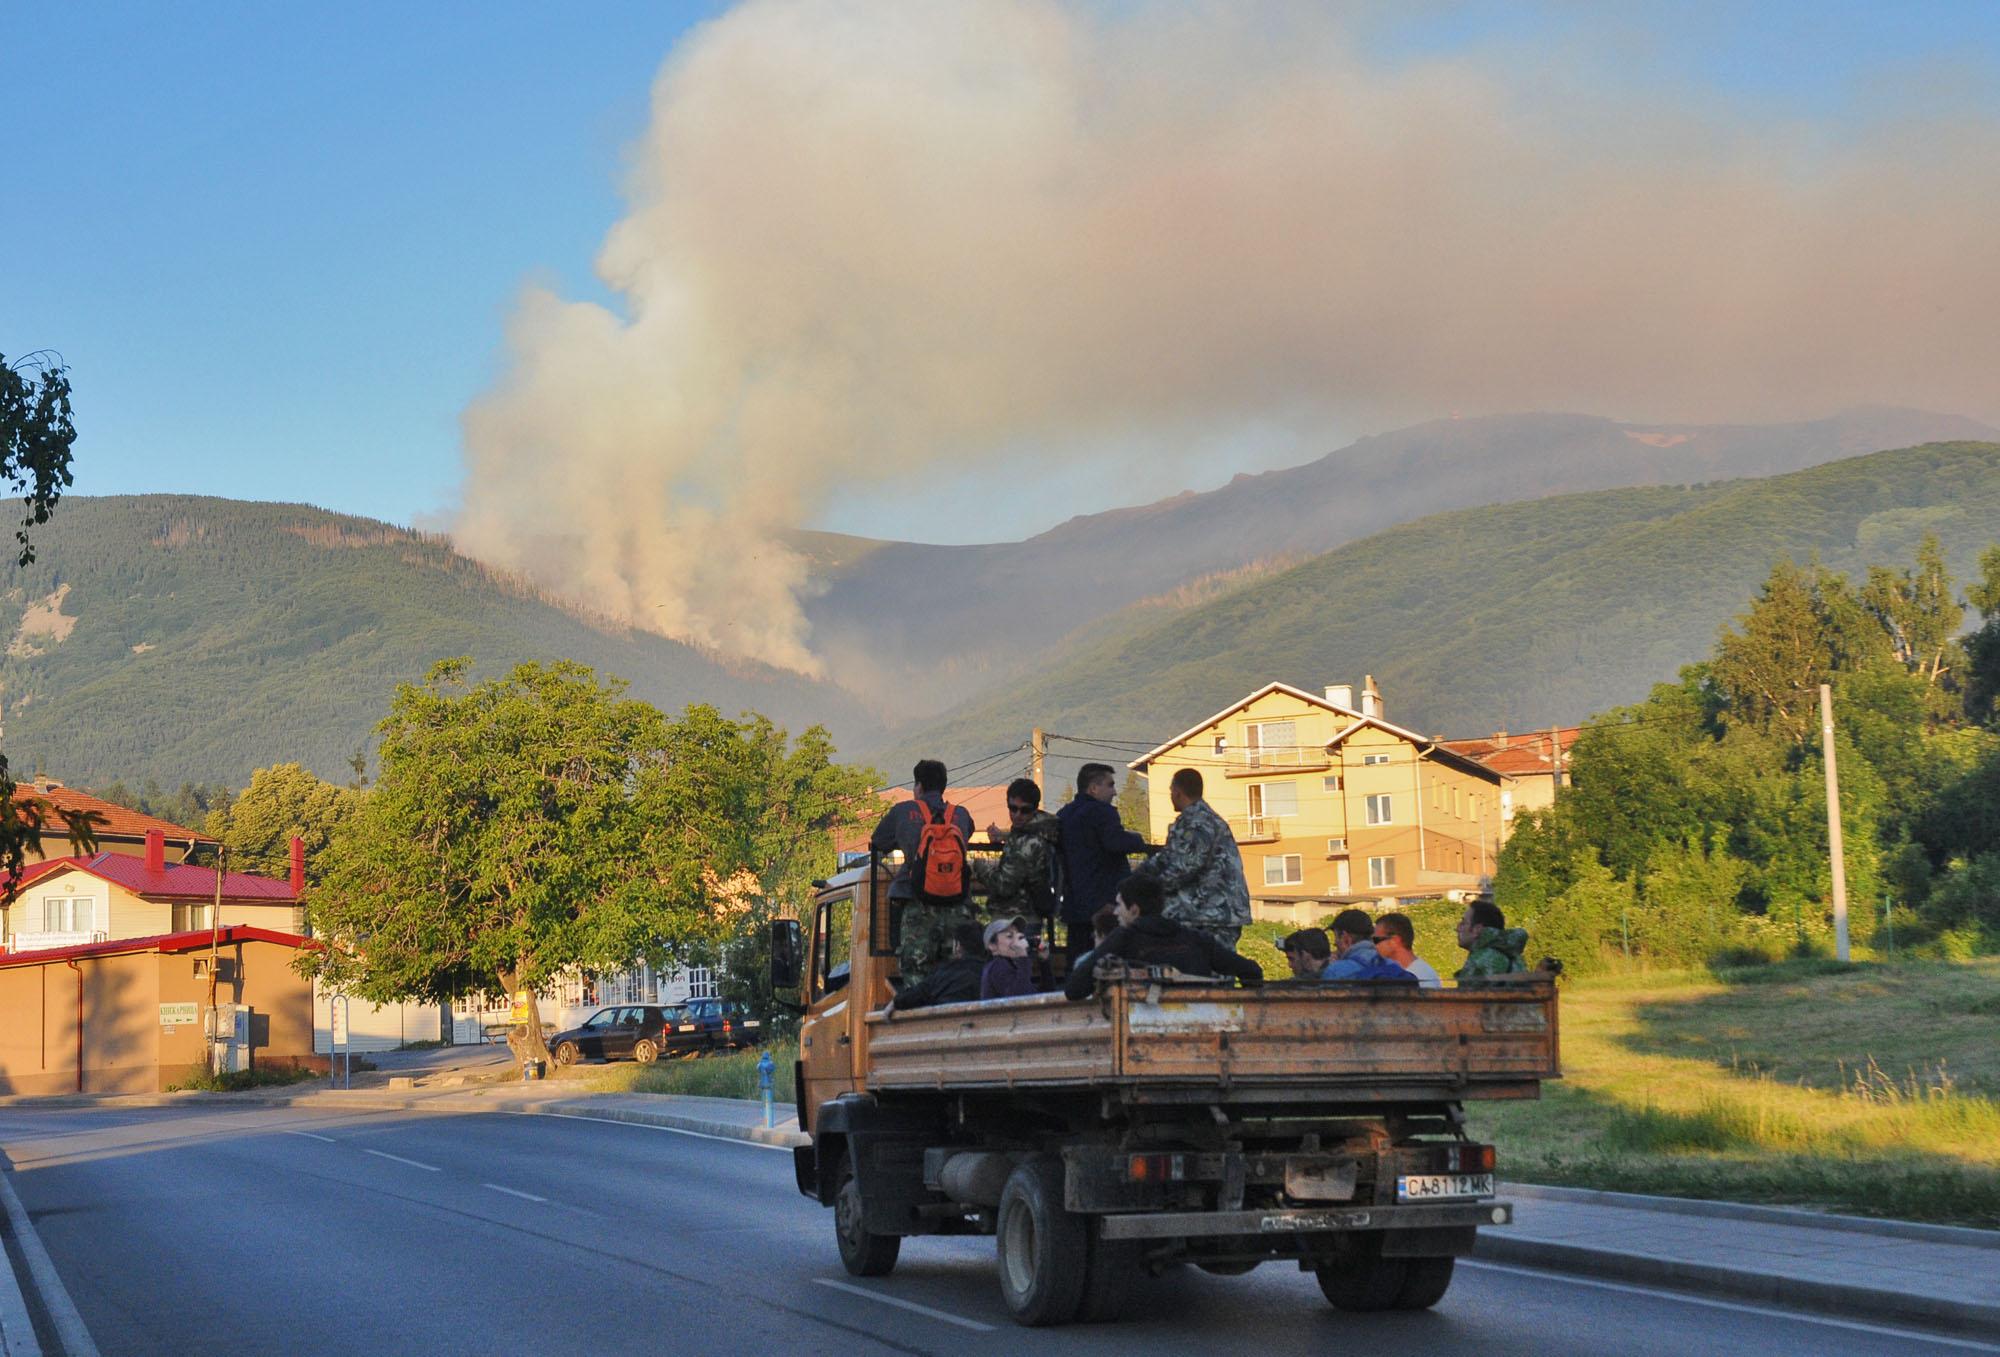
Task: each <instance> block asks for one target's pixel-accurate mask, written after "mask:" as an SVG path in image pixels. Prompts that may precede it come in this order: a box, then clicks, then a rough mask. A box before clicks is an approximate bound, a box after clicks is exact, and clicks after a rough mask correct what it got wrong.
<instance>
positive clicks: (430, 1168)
mask: <svg viewBox="0 0 2000 1357" xmlns="http://www.w3.org/2000/svg"><path fill="white" fill-rule="evenodd" d="M361 1153H363V1154H372V1155H374V1156H375V1157H376V1158H377V1159H393V1160H395V1161H396V1162H397V1163H398V1164H408V1165H409V1166H410V1167H411V1168H413V1169H422V1170H423V1171H424V1172H425V1173H442V1172H443V1170H442V1169H440V1168H439V1167H438V1166H437V1165H436V1164H423V1163H419V1162H418V1161H416V1160H414V1159H405V1158H403V1156H402V1155H400V1154H390V1153H389V1152H388V1151H387V1150H363V1151H362V1152H361Z"/></svg>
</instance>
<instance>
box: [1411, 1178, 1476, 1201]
mask: <svg viewBox="0 0 2000 1357" xmlns="http://www.w3.org/2000/svg"><path fill="white" fill-rule="evenodd" d="M1492 1195H1493V1175H1492V1174H1490V1173H1407V1174H1404V1175H1403V1176H1402V1177H1400V1178H1398V1179H1397V1180H1396V1200H1397V1201H1399V1202H1435V1201H1449V1200H1451V1199H1453V1198H1456V1197H1490V1196H1492Z"/></svg>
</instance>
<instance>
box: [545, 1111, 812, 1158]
mask: <svg viewBox="0 0 2000 1357" xmlns="http://www.w3.org/2000/svg"><path fill="white" fill-rule="evenodd" d="M520 1115H522V1116H535V1115H539V1114H537V1113H532V1112H524V1113H521V1114H520ZM551 1115H553V1116H558V1117H563V1118H566V1119H568V1120H570V1121H594V1122H597V1123H599V1124H601V1125H604V1126H630V1127H634V1128H636V1129H638V1130H641V1131H665V1132H666V1133H667V1134H668V1135H670V1136H693V1137H694V1138H695V1139H696V1140H715V1141H720V1142H721V1143H722V1144H724V1145H748V1146H749V1147H750V1148H751V1149H753V1150H778V1151H780V1152H782V1153H784V1154H790V1153H791V1152H792V1147H791V1146H789V1145H767V1144H765V1143H764V1142H763V1141H761V1140H742V1139H739V1138H738V1137H736V1136H712V1135H710V1134H708V1132H706V1131H684V1130H682V1129H681V1128H680V1127H678V1126H655V1125H653V1124H652V1123H651V1122H648V1121H622V1120H620V1119H619V1118H617V1117H588V1116H585V1115H584V1114H583V1113H581V1112H556V1113H552V1114H551Z"/></svg>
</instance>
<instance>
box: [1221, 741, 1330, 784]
mask: <svg viewBox="0 0 2000 1357" xmlns="http://www.w3.org/2000/svg"><path fill="white" fill-rule="evenodd" d="M1222 760H1223V763H1222V774H1223V776H1224V777H1269V776H1270V775H1271V774H1272V773H1310V772H1313V771H1315V770H1317V769H1321V768H1331V767H1332V766H1333V756H1332V755H1330V754H1328V753H1327V752H1326V747H1325V746H1324V745H1311V744H1287V745H1266V746H1264V747H1262V748H1260V749H1230V750H1226V751H1224V753H1223V755H1222Z"/></svg>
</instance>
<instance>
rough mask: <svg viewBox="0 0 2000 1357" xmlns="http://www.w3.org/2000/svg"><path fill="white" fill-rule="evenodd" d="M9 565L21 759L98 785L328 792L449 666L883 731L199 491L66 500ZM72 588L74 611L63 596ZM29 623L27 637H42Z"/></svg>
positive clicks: (387, 541) (806, 688)
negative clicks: (592, 680)
mask: <svg viewBox="0 0 2000 1357" xmlns="http://www.w3.org/2000/svg"><path fill="white" fill-rule="evenodd" d="M35 543H36V546H37V549H38V552H39V557H38V559H37V560H36V562H35V563H34V564H33V565H31V566H28V567H27V568H25V569H21V568H14V569H11V570H9V571H8V579H7V580H6V584H5V588H4V595H3V596H0V626H3V627H4V628H5V632H4V634H5V635H6V636H8V637H11V638H12V644H11V646H10V648H9V650H8V653H7V655H6V656H5V657H4V659H0V703H4V722H5V724H4V737H0V749H4V750H5V752H6V754H7V756H8V758H9V759H10V760H11V762H12V764H13V766H14V768H15V770H16V771H17V773H19V772H29V771H33V769H34V768H35V767H37V766H40V767H42V768H44V769H46V770H47V771H48V772H49V773H51V774H53V775H55V776H57V777H61V778H63V779H64V780H66V781H68V782H71V783H74V784H79V785H96V784H101V783H107V782H110V781H113V780H116V779H123V780H124V781H126V782H127V783H129V784H132V785H138V784H140V783H141V782H143V781H144V780H145V779H147V778H153V779H156V780H157V781H158V782H160V783H161V784H162V785H165V786H169V787H171V786H175V785H178V784H179V783H180V782H182V781H183V780H190V779H191V780H194V781H201V782H224V783H227V784H229V785H231V786H242V785H243V784H244V783H245V782H246V781H247V780H248V778H249V774H250V772H251V770H252V769H254V768H256V767H259V766H262V765H265V764H269V763H273V762H277V761H280V760H297V761H299V762H302V763H304V764H305V765H306V766H307V767H309V768H311V769H313V770H314V771H315V772H317V773H319V774H321V775H322V776H327V777H336V776H337V777H340V778H343V779H344V778H346V777H347V776H349V775H350V774H349V772H348V769H347V759H348V758H349V756H350V755H352V754H353V753H354V751H355V750H356V749H357V748H360V747H361V746H363V745H364V744H366V743H367V742H368V737H369V732H370V730H371V729H372V728H373V726H374V724H375V722H376V721H378V720H379V719H380V718H381V716H382V715H383V713H384V712H385V711H386V710H387V708H388V701H389V695H390V692H391V690H392V689H393V687H394V685H395V684H397V683H399V682H404V681H408V680H413V679H416V678H419V677H421V676H422V675H423V673H424V671H425V670H426V669H427V668H428V667H429V666H430V664H431V663H432V662H433V661H434V660H437V659H440V658H443V657H445V656H450V655H471V656H473V657H474V658H475V659H476V660H477V661H478V662H479V664H480V666H481V669H482V671H484V672H490V671H492V670H495V669H498V668H502V667H505V666H506V665H509V664H512V663H514V662H516V661H519V660H524V659H543V660H546V659H556V658H565V657H566V658H571V659H577V660H581V661H583V662H584V663H586V664H589V665H592V666H594V667H596V668H597V669H598V670H599V671H600V672H604V673H609V674H615V675H617V676H619V677H621V678H624V679H627V680H629V681H630V682H631V684H632V691H633V693H634V694H635V695H636V696H639V697H643V698H646V699H647V700H649V701H652V702H654V703H657V704H658V705H660V706H662V707H664V708H666V709H667V710H670V711H672V710H678V709H679V708H680V707H682V706H685V705H686V704H687V703H689V702H694V701H703V702H712V703H714V704H716V705H717V706H719V707H721V708H722V709H723V710H724V711H725V712H727V713H731V714H734V713H735V712H737V711H739V710H742V709H745V708H754V709H756V710H759V711H762V712H764V713H765V714H766V715H769V716H771V717H772V718H774V719H776V720H778V721H779V722H781V723H784V724H788V725H791V726H793V727H794V728H797V727H799V726H803V725H805V724H807V723H808V722H810V721H812V720H828V721H830V723H831V724H832V725H833V726H834V728H835V735H836V738H845V739H849V740H851V739H853V738H855V737H856V736H857V735H859V734H863V733H868V732H870V731H871V730H872V729H873V727H872V725H871V723H870V722H869V720H868V718H867V717H866V716H864V715H863V714H862V712H861V711H860V710H859V708H858V707H857V706H856V705H855V704H854V703H852V702H851V701H850V700H848V699H847V698H846V697H845V696H844V695H842V694H841V693H840V692H839V691H838V690H836V689H833V688H831V687H828V686H824V685H820V684H816V683H813V682H811V681H810V680H807V679H804V678H801V677H799V676H797V675H793V674H788V673H784V672H781V671H776V670H771V669H765V668H761V667H758V666H752V665H744V664H730V665H725V664H723V663H722V662H719V661H717V660H715V659H713V658H711V657H709V656H707V655H705V654H703V653H701V652H699V651H697V650H694V649H691V648H690V647H688V646H685V645H680V644H678V643H676V642H673V641H668V640H666V639H664V638H662V637H658V636H652V635H646V634H642V633H635V632H629V631H626V630H623V629H622V628H619V627H616V626H613V625H611V624H608V623H595V622H593V621H591V620H589V619H586V618H584V617H581V616H579V615H577V614H576V613H574V612H572V611H569V610H566V609H564V608H562V607H560V606H557V605H555V604H553V603H551V602H549V601H547V600H544V599H542V598H539V597H537V596H535V595H534V594H533V592H532V591H530V590H527V589H525V588H523V587H522V586H520V585H518V584H516V583H514V582H512V581H509V580H506V579H503V578H499V577H496V576H495V575H493V574H492V573H491V572H489V571H487V570H485V569H483V568H482V567H480V566H479V565H478V564H477V563H475V562H472V561H470V560H467V559H466V558H465V557H462V556H460V555H458V554H457V553H455V552H453V551H452V550H451V549H450V548H449V547H448V546H447V545H445V544H444V543H443V542H442V541H440V540H438V539H436V538H432V537H428V536H424V535H421V534H416V533H411V532H408V531H406V530H404V529H401V528H395V527H391V526H389V525H387V524H383V523H377V522H374V521H372V520H368V519H362V518H351V517H347V516H344V515H339V514H330V513H326V512H324V511H322V510H319V509H313V508H309V507H307V506H303V505H288V504H251V503H241V502H237V501H232V500H221V499H207V498H199V497H194V496H181V495H143V496H119V497H112V498H102V499H89V498H77V499H67V500H64V501H63V503H62V505H61V507H60V508H58V509H57V511H56V515H55V517H54V519H53V520H51V522H50V523H49V524H48V525H47V526H46V527H44V528H41V529H38V530H37V531H36V535H35ZM58 594H60V598H59V599H57V598H56V597H55V596H56V595H58ZM24 623H25V625H24Z"/></svg>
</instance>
